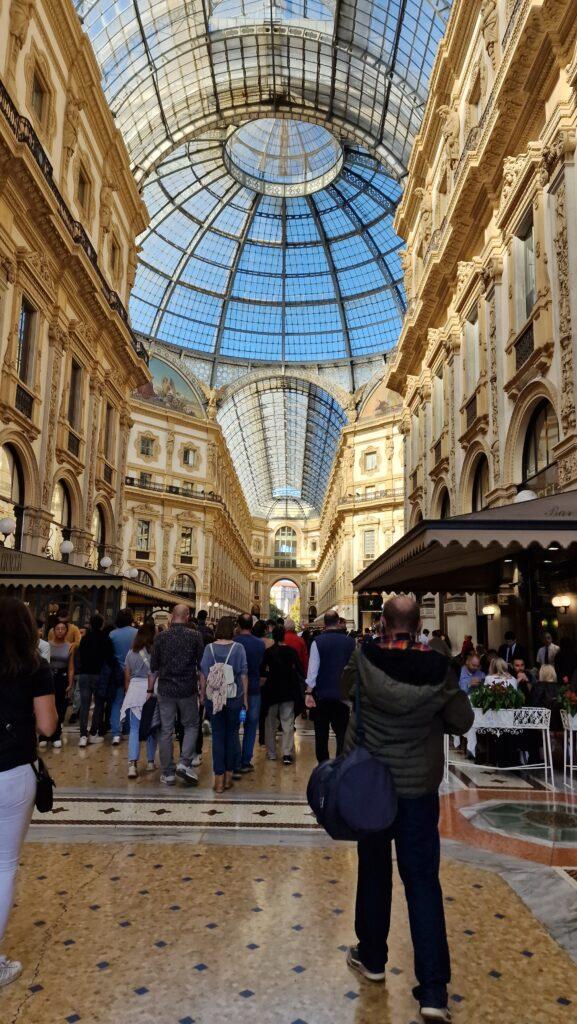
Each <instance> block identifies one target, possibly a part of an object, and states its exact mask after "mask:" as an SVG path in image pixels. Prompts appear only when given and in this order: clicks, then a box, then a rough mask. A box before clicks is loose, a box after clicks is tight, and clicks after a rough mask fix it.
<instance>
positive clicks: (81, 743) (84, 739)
mask: <svg viewBox="0 0 577 1024" xmlns="http://www.w3.org/2000/svg"><path fill="white" fill-rule="evenodd" d="M78 746H79V747H87V746H88V736H81V737H80V739H79V740H78Z"/></svg>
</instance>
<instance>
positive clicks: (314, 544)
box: [311, 540, 317, 551]
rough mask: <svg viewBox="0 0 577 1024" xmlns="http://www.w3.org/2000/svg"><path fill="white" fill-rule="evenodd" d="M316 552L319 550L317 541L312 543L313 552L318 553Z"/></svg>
mask: <svg viewBox="0 0 577 1024" xmlns="http://www.w3.org/2000/svg"><path fill="white" fill-rule="evenodd" d="M316 550H317V542H316V540H313V541H311V551H316Z"/></svg>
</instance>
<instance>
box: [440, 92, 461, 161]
mask: <svg viewBox="0 0 577 1024" xmlns="http://www.w3.org/2000/svg"><path fill="white" fill-rule="evenodd" d="M439 116H440V118H441V119H442V121H443V139H444V140H445V146H446V147H447V153H448V155H449V165H450V167H451V168H453V167H454V166H455V164H456V163H457V161H458V159H459V156H460V153H461V141H460V133H461V122H460V119H459V114H458V112H457V111H456V110H455V108H454V107H448V106H447V105H446V104H443V106H442V107H439Z"/></svg>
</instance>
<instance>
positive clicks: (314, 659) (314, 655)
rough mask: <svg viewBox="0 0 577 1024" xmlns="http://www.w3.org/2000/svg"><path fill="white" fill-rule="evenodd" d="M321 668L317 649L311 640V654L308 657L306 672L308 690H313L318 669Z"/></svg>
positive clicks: (314, 641) (315, 643)
mask: <svg viewBox="0 0 577 1024" xmlns="http://www.w3.org/2000/svg"><path fill="white" fill-rule="evenodd" d="M320 667H321V659H320V655H319V649H318V647H317V642H316V640H313V643H312V646H311V653H310V655H309V670H308V672H307V686H308V688H309V690H313V689H314V688H315V686H316V683H317V676H318V674H319V668H320Z"/></svg>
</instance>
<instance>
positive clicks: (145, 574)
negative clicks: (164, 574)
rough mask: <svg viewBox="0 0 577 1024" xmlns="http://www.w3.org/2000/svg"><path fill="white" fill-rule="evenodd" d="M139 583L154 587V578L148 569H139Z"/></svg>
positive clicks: (137, 578)
mask: <svg viewBox="0 0 577 1024" xmlns="http://www.w3.org/2000/svg"><path fill="white" fill-rule="evenodd" d="M136 582H137V583H144V584H145V585H146V586H148V587H153V586H154V576H153V575H152V573H151V572H149V571H148V569H139V570H138V576H137V577H136Z"/></svg>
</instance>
